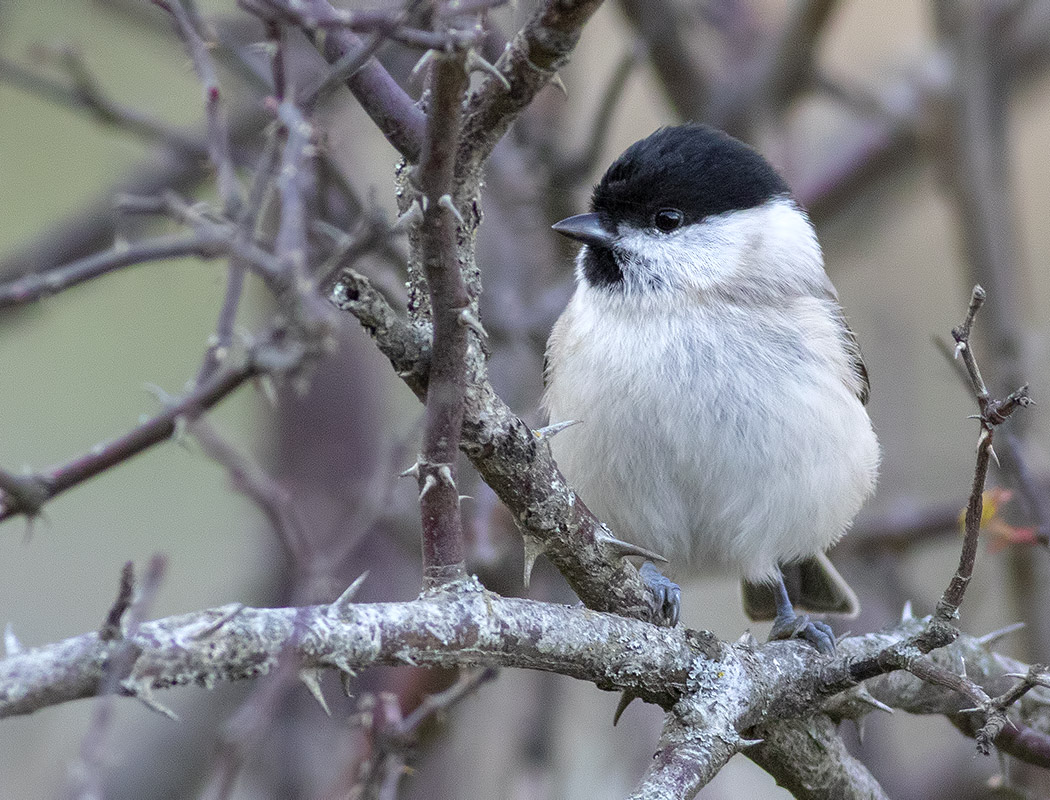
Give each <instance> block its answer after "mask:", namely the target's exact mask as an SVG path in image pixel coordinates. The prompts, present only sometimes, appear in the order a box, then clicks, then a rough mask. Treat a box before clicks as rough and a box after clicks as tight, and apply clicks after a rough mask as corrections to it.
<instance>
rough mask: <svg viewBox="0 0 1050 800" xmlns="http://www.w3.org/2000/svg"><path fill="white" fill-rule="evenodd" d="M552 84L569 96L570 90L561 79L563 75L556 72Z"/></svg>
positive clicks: (551, 80)
mask: <svg viewBox="0 0 1050 800" xmlns="http://www.w3.org/2000/svg"><path fill="white" fill-rule="evenodd" d="M550 85H551V86H554V87H555V88H557V89H558V91H560V92H561V93H562V94H563V95H565V96H566V97H568V96H569V90H568V89H567V88H566V87H565V81H563V80H562V79H561V75H560V74H559V73H557V72H555V73H554V74H553V75H552V76H551V79H550Z"/></svg>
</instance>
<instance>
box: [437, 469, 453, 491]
mask: <svg viewBox="0 0 1050 800" xmlns="http://www.w3.org/2000/svg"><path fill="white" fill-rule="evenodd" d="M437 476H438V480H439V481H440V482H441V483H443V484H444V485H445V486H451V487H452V488H453V489H455V488H456V480H455V478H453V477H452V467H450V466H449V465H448V464H442V465H441V466H440V467H438V470H437Z"/></svg>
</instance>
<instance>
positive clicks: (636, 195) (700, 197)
mask: <svg viewBox="0 0 1050 800" xmlns="http://www.w3.org/2000/svg"><path fill="white" fill-rule="evenodd" d="M789 193H790V190H789V189H788V185H787V184H786V183H785V182H784V179H783V178H781V177H780V175H779V174H777V171H776V170H775V169H773V167H772V166H771V165H770V164H769V162H768V161H766V160H765V159H764V158H763V157H762V156H761V155H759V154H758V152H757V151H755V150H754V149H753V148H751V147H749V146H748V145H746V144H744V143H743V142H741V141H740V140H739V139H734V138H733V137H732V136H730V135H729V134H727V133H723V132H722V131H720V130H717V129H715V128H712V127H710V126H708V125H699V124H694V123H690V124H686V125H678V126H675V127H667V128H660V130H658V131H656V132H655V133H653V134H652V135H650V136H647V137H646V138H645V139H642V140H641V141H638V142H635V143H634V144H632V145H631V146H630V147H628V148H627V149H626V150H625V151H624V152H623V155H621V156H620V157H619V158H617V159H616V161H614V162H613V164H612V166H610V167H609V169H608V170H607V171H606V173H605V175H604V176H603V177H602V179H601V182H600V183H599V184H598V185H597V186H596V187H595V188H594V194H593V195H592V198H591V208H592V209H593V210H594V211H595V212H597V213H598V214H599V216H601V217H602V219H603V220H606V221H609V222H612V221H615V222H627V223H629V224H634V225H636V226H637V227H648V226H651V225H652V221H653V215H654V214H656V212H658V211H660V210H661V209H665V208H673V209H677V210H678V211H680V212H682V215H683V220H682V221H683V223H684V224H689V223H693V222H699V221H700V220H702V219H704V218H705V217H709V216H712V215H715V214H722V213H725V212H727V211H736V210H741V209H746V208H754V207H755V206H758V205H761V204H762V203H764V202H766V201H767V200H769V199H771V198H774V197H777V196H783V195H788V194H789Z"/></svg>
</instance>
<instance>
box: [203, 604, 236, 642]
mask: <svg viewBox="0 0 1050 800" xmlns="http://www.w3.org/2000/svg"><path fill="white" fill-rule="evenodd" d="M242 611H244V603H234V604H233V606H232V608H230V610H229V611H227V612H225V613H224V614H223V615H222V616H220V617H219V618H218V619H217V620H215V622H212V623H209V624H208V625H206V626H205V627H204V628H202V629H201V630H200V631H199V632H197V633H195V634H193V637H192V638H193V639H194V641H200V640H201V639H207V638H208V637H209V636H212V635H214V634H215V633H217V632H218V631H219V630H221V629H222V627H223V626H224V625H226V623H228V622H229V621H230V620H232V619H233V618H234V617H237V616H239V615H240V613H241V612H242Z"/></svg>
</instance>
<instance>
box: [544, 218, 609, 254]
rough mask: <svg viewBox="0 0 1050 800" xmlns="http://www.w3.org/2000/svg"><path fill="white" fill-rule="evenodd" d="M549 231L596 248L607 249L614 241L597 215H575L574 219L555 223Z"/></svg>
mask: <svg viewBox="0 0 1050 800" xmlns="http://www.w3.org/2000/svg"><path fill="white" fill-rule="evenodd" d="M551 230H554V231H557V232H558V233H560V234H561V235H562V236H568V237H569V238H570V239H575V240H576V241H578V242H583V243H584V244H593V245H595V246H597V247H609V246H610V245H611V244H612V243H613V239H614V236H613V234H611V233H609V231H607V230H606V229H605V228H604V227H603V226H602V223H601V221H600V220H599V219H598V215H597V214H577V215H576V216H575V217H569V218H568V219H563V220H562V221H561V222H555V223H554V224H553V225H551Z"/></svg>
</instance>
